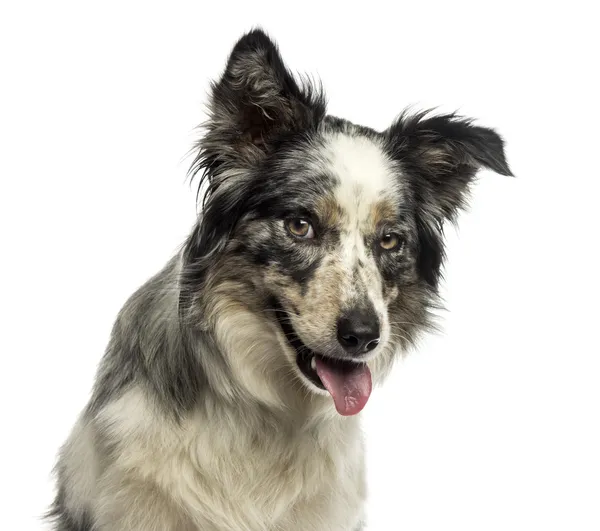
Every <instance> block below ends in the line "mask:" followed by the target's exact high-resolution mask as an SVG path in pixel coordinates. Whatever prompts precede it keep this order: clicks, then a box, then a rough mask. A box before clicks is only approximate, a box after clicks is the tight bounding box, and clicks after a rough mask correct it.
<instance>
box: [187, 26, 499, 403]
mask: <svg viewBox="0 0 600 531" xmlns="http://www.w3.org/2000/svg"><path fill="white" fill-rule="evenodd" d="M207 129H208V131H207V134H206V136H205V138H204V139H203V140H202V141H201V143H200V146H199V147H200V151H199V155H198V158H197V159H196V164H195V167H194V170H195V171H198V170H201V169H203V170H204V171H205V178H206V179H207V180H208V183H209V189H208V193H207V199H206V203H205V209H204V213H203V216H202V219H201V221H200V222H199V224H198V226H197V227H196V229H195V231H194V233H193V235H192V237H191V238H190V240H189V241H188V245H187V247H186V251H185V255H184V261H185V263H184V268H183V272H182V286H183V288H184V289H183V292H184V293H186V300H187V303H186V304H187V305H188V306H189V307H194V306H196V307H197V309H198V312H201V311H204V312H205V314H206V313H208V314H210V315H214V316H215V317H214V318H215V322H222V318H223V312H230V315H233V314H232V313H231V312H234V313H235V315H237V317H238V324H239V325H240V327H241V328H243V329H244V330H243V335H244V338H245V341H246V342H249V341H250V342H252V341H254V345H255V347H256V349H258V350H259V351H260V352H258V353H256V352H254V353H251V352H249V349H248V348H245V349H243V350H244V352H243V353H240V352H238V353H235V352H232V353H230V355H231V356H234V358H235V359H234V361H233V362H231V361H230V363H231V364H232V365H233V366H235V367H237V368H238V369H239V370H240V371H246V372H247V374H254V375H255V376H256V375H257V374H261V375H262V377H261V378H262V379H263V381H261V382H260V385H259V382H258V381H256V378H254V377H253V378H254V380H253V382H254V384H256V385H255V386H254V389H255V390H256V389H257V388H258V387H260V386H265V385H266V386H273V385H275V380H276V379H278V380H279V384H281V375H282V374H287V375H288V376H289V378H293V379H295V380H297V381H300V382H302V383H304V384H305V386H306V388H308V389H310V390H312V391H314V392H315V393H325V392H329V393H330V394H331V395H332V397H333V399H334V402H335V405H336V408H337V410H338V412H339V413H341V414H344V415H350V414H355V413H357V412H358V411H360V410H361V409H362V408H363V407H364V405H365V403H366V401H367V399H368V397H369V394H370V391H371V371H373V372H374V374H375V376H376V377H378V376H380V374H382V373H383V372H385V369H386V368H388V367H389V365H390V362H391V360H392V358H393V356H394V355H395V353H396V352H397V351H398V350H400V349H402V348H405V347H407V346H408V345H409V344H410V343H411V342H413V341H414V339H415V337H416V336H417V334H418V333H419V332H420V331H421V330H423V329H425V328H426V326H427V324H428V309H429V308H430V307H431V305H432V303H433V302H434V301H435V297H436V288H437V283H438V279H439V276H440V267H441V265H442V261H443V242H442V226H443V223H444V222H445V221H446V220H452V219H453V218H454V216H455V214H456V212H457V210H458V209H459V208H460V207H461V206H462V204H463V202H464V198H465V195H466V193H467V191H468V185H469V183H470V182H471V180H472V179H473V177H474V175H475V173H476V171H477V169H478V168H479V167H481V166H486V167H489V168H492V169H494V170H495V171H497V172H499V173H502V174H505V175H508V174H510V171H509V169H508V166H507V164H506V161H505V159H504V152H503V146H502V141H501V139H500V137H499V136H498V135H497V134H496V133H495V132H493V131H492V130H489V129H485V128H482V127H476V126H473V125H471V123H470V122H469V121H468V120H463V119H459V118H457V117H454V116H434V117H427V116H426V115H424V114H422V115H417V116H413V117H407V116H402V117H401V118H400V119H398V120H397V121H396V122H395V123H394V124H393V125H392V126H391V127H390V128H389V129H388V130H387V131H385V132H382V133H379V132H376V131H373V130H371V129H368V128H365V127H361V126H356V125H353V124H351V123H349V122H346V121H344V120H340V119H337V118H333V117H329V116H326V114H325V105H324V100H323V97H322V95H321V94H320V93H319V92H316V91H315V90H314V89H313V88H310V87H308V86H304V87H300V86H299V85H298V84H297V83H296V81H295V80H294V79H293V77H292V76H291V75H290V74H289V72H288V71H287V69H286V68H285V66H284V65H283V62H282V61H281V58H280V56H279V53H278V51H277V49H276V47H275V45H274V44H273V43H272V41H270V40H269V39H268V38H267V37H266V36H265V35H264V34H263V33H262V32H260V31H254V32H252V33H250V34H248V35H246V36H245V37H243V38H242V39H241V40H240V41H239V42H238V44H237V45H236V47H235V48H234V50H233V52H232V54H231V57H230V59H229V62H228V65H227V68H226V71H225V73H224V75H223V77H222V79H221V80H220V81H219V82H218V83H217V84H215V85H214V86H213V97H212V102H211V116H210V120H209V122H208V124H207ZM202 294H204V295H202ZM224 299H226V300H227V301H229V302H228V303H227V304H226V305H225V304H224V303H223V300H224ZM209 301H212V302H209ZM208 306H210V307H211V309H210V310H208V309H207V308H208ZM224 308H227V310H225V309H224ZM232 308H235V310H232ZM192 315H197V313H194V312H192ZM219 315H220V316H221V317H219ZM252 319H254V321H252ZM226 321H227V323H228V325H227V331H226V333H227V334H230V335H235V334H236V326H235V320H232V319H229V320H227V319H226ZM248 322H254V325H252V324H251V325H249V326H248V325H243V324H242V323H248ZM214 326H217V325H214ZM237 333H239V334H242V332H240V331H239V330H238V332H237ZM253 333H254V334H255V335H256V336H257V337H256V338H255V339H254V340H253V339H252V334H253ZM261 336H262V337H261ZM267 336H268V337H271V338H273V337H275V338H277V343H271V344H269V343H268V342H264V341H265V340H264V337H267ZM228 341H230V340H228ZM274 345H276V346H275V347H274ZM238 347H239V344H238ZM230 350H231V349H230ZM236 356H237V357H236ZM240 357H241V358H243V359H241V358H240ZM257 364H259V365H260V371H258V372H257V371H256V370H255V369H256V365H257ZM265 367H273V368H276V369H274V370H273V371H272V372H270V371H269V370H268V369H265ZM286 369H287V372H286ZM269 374H270V375H271V376H270V377H269V376H268V375H269ZM265 375H267V376H265ZM239 376H240V379H242V380H244V376H243V375H239ZM246 381H247V378H246ZM284 381H285V378H284ZM279 384H278V385H279ZM247 387H248V386H247ZM255 394H256V393H255Z"/></svg>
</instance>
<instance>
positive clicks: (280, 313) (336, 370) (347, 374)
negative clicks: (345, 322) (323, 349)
mask: <svg viewBox="0 0 600 531" xmlns="http://www.w3.org/2000/svg"><path fill="white" fill-rule="evenodd" d="M274 310H275V315H276V317H277V321H278V323H279V325H280V326H281V329H282V331H283V334H284V335H285V337H286V339H287V342H288V343H289V345H290V346H291V347H292V348H293V349H294V351H295V352H296V364H297V365H298V368H299V369H300V372H301V373H302V375H303V376H304V377H305V378H306V380H308V381H309V382H310V383H311V384H312V385H314V386H315V387H317V388H319V389H322V390H326V391H329V394H331V396H332V397H333V401H334V402H335V407H336V409H337V411H338V413H339V414H340V415H344V416H348V415H356V414H357V413H359V412H360V411H362V409H363V408H364V407H365V405H366V404H367V401H368V400H369V396H370V395H371V389H372V382H371V371H370V370H369V367H368V366H367V364H366V363H357V362H354V361H349V360H342V359H339V358H332V357H329V356H323V355H322V354H319V353H317V352H315V351H313V350H311V349H309V348H308V347H307V346H306V345H305V344H304V343H303V342H302V340H301V339H300V338H299V337H298V334H297V333H296V331H295V330H294V327H293V326H292V324H291V322H290V319H289V317H288V314H287V313H286V312H285V311H284V310H283V307H282V306H281V304H280V303H279V302H275V303H274Z"/></svg>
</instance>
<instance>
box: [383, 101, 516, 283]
mask: <svg viewBox="0 0 600 531" xmlns="http://www.w3.org/2000/svg"><path fill="white" fill-rule="evenodd" d="M386 135H387V139H388V142H389V143H390V149H391V151H392V154H393V156H394V158H395V160H397V161H398V162H399V163H400V165H401V168H402V170H403V171H404V172H406V174H407V178H409V179H410V181H411V183H412V188H413V194H414V202H415V213H416V222H417V228H418V232H419V254H418V268H419V273H420V275H421V277H422V278H423V279H424V280H425V281H426V282H427V283H428V284H429V285H430V286H432V287H433V288H434V289H435V288H437V285H438V281H439V278H440V276H441V266H442V264H443V261H444V241H443V227H444V222H445V221H448V220H449V221H454V220H455V218H456V215H457V213H458V211H459V209H461V208H463V207H464V205H465V202H466V199H467V196H468V190H469V185H470V183H471V182H472V181H473V179H474V177H475V174H476V173H477V171H478V170H479V169H480V168H489V169H491V170H493V171H495V172H496V173H499V174H502V175H512V173H511V171H510V168H509V166H508V163H507V162H506V157H505V155H504V143H503V141H502V139H501V138H500V136H499V135H498V134H497V133H496V132H495V131H493V130H492V129H488V128H485V127H480V126H475V125H473V123H472V120H469V119H465V118H461V117H458V116H456V115H454V114H449V115H438V116H429V115H428V113H427V112H425V113H420V114H416V115H413V116H409V115H407V114H406V113H405V114H403V115H401V116H400V118H399V119H398V120H397V121H396V122H394V124H392V126H391V127H390V128H389V129H388V130H387V131H386Z"/></svg>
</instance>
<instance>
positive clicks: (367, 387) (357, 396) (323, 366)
mask: <svg viewBox="0 0 600 531" xmlns="http://www.w3.org/2000/svg"><path fill="white" fill-rule="evenodd" d="M315 363H316V370H317V374H318V376H319V378H320V379H321V382H323V385H324V386H325V388H326V389H327V390H328V391H329V393H330V394H331V396H332V397H333V401H334V402H335V408H336V409H337V411H338V413H339V414H340V415H344V416H348V415H356V414H357V413H360V412H361V411H362V409H363V408H364V407H365V405H366V404H367V400H369V396H371V387H372V383H371V371H370V370H369V367H367V365H366V364H363V365H356V368H354V369H352V370H344V369H343V368H340V367H337V366H335V365H330V364H328V363H327V362H325V361H323V360H321V359H320V358H319V357H318V356H315Z"/></svg>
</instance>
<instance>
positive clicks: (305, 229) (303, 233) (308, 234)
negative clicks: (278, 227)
mask: <svg viewBox="0 0 600 531" xmlns="http://www.w3.org/2000/svg"><path fill="white" fill-rule="evenodd" d="M285 226H286V228H287V230H288V232H289V233H290V234H291V235H292V236H295V237H296V238H302V239H305V240H310V239H312V238H314V237H315V230H314V229H313V226H312V225H311V223H310V221H308V220H306V219H304V218H292V219H288V220H287V221H286V222H285Z"/></svg>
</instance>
